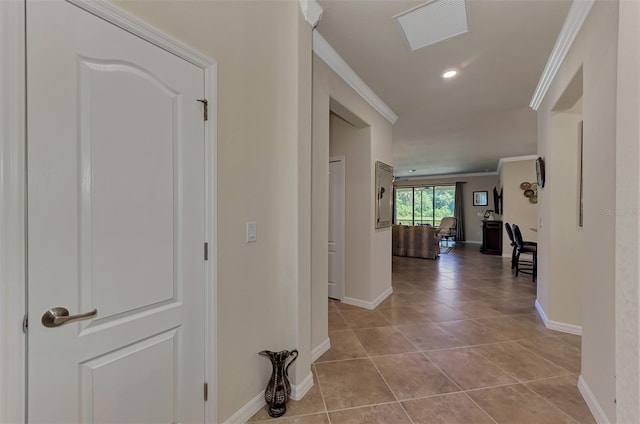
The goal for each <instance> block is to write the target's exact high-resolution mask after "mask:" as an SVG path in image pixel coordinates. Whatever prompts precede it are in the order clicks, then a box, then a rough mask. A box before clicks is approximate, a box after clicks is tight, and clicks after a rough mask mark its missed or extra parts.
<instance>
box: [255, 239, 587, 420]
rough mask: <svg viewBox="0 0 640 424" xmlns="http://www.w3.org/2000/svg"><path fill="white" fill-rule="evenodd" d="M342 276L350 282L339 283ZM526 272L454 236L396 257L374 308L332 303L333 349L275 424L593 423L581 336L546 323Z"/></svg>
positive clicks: (263, 412) (259, 416)
mask: <svg viewBox="0 0 640 424" xmlns="http://www.w3.org/2000/svg"><path fill="white" fill-rule="evenodd" d="M347 284H348V283H347ZM535 293H536V287H535V284H534V283H532V282H531V280H530V276H526V275H521V276H519V277H518V278H515V277H513V276H512V274H511V270H510V264H509V260H508V259H503V258H501V257H499V256H485V255H481V254H480V253H479V252H478V248H477V246H474V245H469V246H465V245H458V246H456V248H455V249H453V250H452V251H451V252H450V253H449V254H446V255H442V256H441V257H440V259H438V260H435V261H433V260H429V259H414V258H400V257H394V258H393V294H392V295H391V296H390V297H389V298H388V299H386V300H385V301H384V302H383V303H382V304H381V305H380V306H379V307H378V308H377V309H376V310H374V311H368V310H365V309H360V308H357V307H354V306H350V305H346V304H342V303H340V302H337V301H332V300H330V301H329V337H330V339H331V349H330V350H329V351H328V352H326V353H325V354H324V355H323V356H322V357H320V358H319V359H318V360H317V361H316V362H315V363H314V364H313V365H312V371H313V375H314V382H315V384H314V386H313V388H312V389H311V390H310V392H309V393H308V394H307V395H306V396H305V397H304V399H302V400H300V401H293V400H292V401H290V402H289V403H288V406H287V409H288V410H287V413H286V415H285V416H284V417H282V418H280V419H277V420H274V419H271V418H269V416H268V415H267V413H266V408H265V409H263V410H261V411H260V412H258V413H257V414H256V415H255V416H254V417H253V418H252V419H251V420H250V421H251V422H261V421H262V422H278V423H282V424H316V423H318V424H321V423H331V424H343V423H344V424H352V423H353V424H357V423H362V424H365V423H366V424H376V423H380V424H404V423H407V424H411V423H413V424H423V423H424V424H426V423H443V424H444V423H446V424H450V423H456V424H469V423H488V424H491V423H493V424H496V423H498V424H501V423H509V424H526V423H541V424H542V423H544V424H552V423H595V420H594V419H593V417H592V415H591V413H590V412H589V409H588V408H587V406H586V404H585V403H584V401H583V399H582V397H581V396H580V393H579V392H578V389H577V388H576V385H577V380H578V376H579V374H580V344H581V343H580V337H578V336H573V335H567V334H564V333H558V332H555V331H551V330H548V329H546V328H545V327H544V325H543V324H542V322H541V321H540V319H539V317H538V315H537V313H536V311H535V308H534V301H535Z"/></svg>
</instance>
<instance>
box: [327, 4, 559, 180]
mask: <svg viewBox="0 0 640 424" xmlns="http://www.w3.org/2000/svg"><path fill="white" fill-rule="evenodd" d="M319 3H320V4H321V6H322V7H323V9H324V13H323V16H322V20H321V21H320V24H319V25H318V30H319V31H320V33H321V34H322V36H323V37H324V38H325V39H326V40H327V41H328V42H329V43H330V44H331V45H332V46H333V48H334V49H335V50H336V51H337V52H338V53H339V54H340V55H341V56H342V58H343V59H344V60H345V61H346V62H347V63H348V64H349V65H350V66H351V68H353V70H354V71H355V72H356V73H357V74H358V75H359V76H360V77H361V78H362V79H363V80H364V81H365V82H366V83H367V84H368V85H369V87H371V88H372V89H373V91H375V92H376V94H377V95H378V96H380V97H381V98H382V100H384V101H385V102H386V103H387V105H389V106H390V107H391V109H393V111H394V112H395V113H396V114H398V116H399V119H398V121H397V123H396V124H395V125H394V130H393V138H394V140H393V165H394V174H395V175H396V177H402V176H409V175H412V176H417V175H441V174H457V173H471V172H485V171H495V170H496V167H497V164H498V159H499V158H501V157H511V156H520V155H529V154H535V153H536V113H535V112H534V111H532V110H531V109H530V108H529V107H528V104H529V101H530V100H531V96H532V95H533V92H534V90H535V88H536V85H537V83H538V79H539V78H540V75H541V74H542V70H543V69H544V66H545V64H546V61H547V58H548V57H549V54H550V53H551V50H552V49H553V45H554V43H555V40H556V38H557V36H558V34H559V32H560V28H561V27H562V23H563V22H564V19H565V17H566V15H567V12H568V11H569V7H570V6H571V1H570V0H472V1H467V13H468V21H469V28H470V32H468V33H466V34H462V35H459V36H457V37H454V38H452V39H449V40H445V41H442V42H440V43H437V44H434V45H431V46H428V47H424V48H421V49H418V50H415V51H413V52H412V51H411V50H410V48H409V46H408V44H407V41H406V40H405V38H404V35H403V34H402V31H401V29H400V27H399V25H398V23H397V22H396V21H395V20H394V19H393V17H394V16H396V15H398V14H401V13H403V12H405V11H407V10H409V9H411V8H414V7H416V6H419V5H421V4H424V3H425V2H424V1H406V0H395V1H389V0H366V1H361V0H346V1H344V0H320V1H319ZM448 68H459V69H460V70H461V72H460V75H459V76H457V77H456V78H453V79H451V80H443V79H442V78H441V76H440V75H441V74H442V72H443V71H444V70H445V69H448ZM410 169H415V170H416V172H415V173H413V174H410V173H409V170H410Z"/></svg>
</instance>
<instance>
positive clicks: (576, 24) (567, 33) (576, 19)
mask: <svg viewBox="0 0 640 424" xmlns="http://www.w3.org/2000/svg"><path fill="white" fill-rule="evenodd" d="M593 3H595V0H574V1H573V3H572V4H571V9H569V13H568V14H567V18H566V19H565V21H564V25H562V29H561V30H560V35H558V39H557V40H556V44H555V46H554V47H553V51H552V52H551V55H550V56H549V59H548V60H547V65H546V66H545V67H544V71H542V75H541V76H540V81H538V86H537V87H536V91H535V92H534V93H533V97H532V98H531V103H529V107H531V109H533V110H538V108H539V107H540V104H541V103H542V100H543V99H544V96H545V95H546V94H547V91H548V90H549V87H550V86H551V83H552V82H553V80H554V78H555V77H556V74H557V73H558V70H559V69H560V66H561V65H562V62H563V61H564V58H565V57H566V56H567V53H568V52H569V49H570V48H571V45H572V44H573V41H574V40H575V38H576V36H577V35H578V32H580V28H582V24H583V23H584V21H585V19H587V16H588V15H589V12H590V11H591V7H592V6H593Z"/></svg>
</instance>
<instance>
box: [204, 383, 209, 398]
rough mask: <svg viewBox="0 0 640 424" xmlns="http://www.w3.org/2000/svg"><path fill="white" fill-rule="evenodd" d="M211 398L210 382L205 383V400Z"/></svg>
mask: <svg viewBox="0 0 640 424" xmlns="http://www.w3.org/2000/svg"><path fill="white" fill-rule="evenodd" d="M208 400H209V383H204V401H205V402H206V401H208Z"/></svg>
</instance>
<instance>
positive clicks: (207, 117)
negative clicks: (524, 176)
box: [198, 99, 209, 121]
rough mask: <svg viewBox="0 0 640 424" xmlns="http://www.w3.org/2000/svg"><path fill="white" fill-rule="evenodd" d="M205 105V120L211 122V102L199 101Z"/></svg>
mask: <svg viewBox="0 0 640 424" xmlns="http://www.w3.org/2000/svg"><path fill="white" fill-rule="evenodd" d="M198 101H199V102H200V103H202V104H203V105H204V120H205V121H208V120H209V101H208V100H207V99H198Z"/></svg>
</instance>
